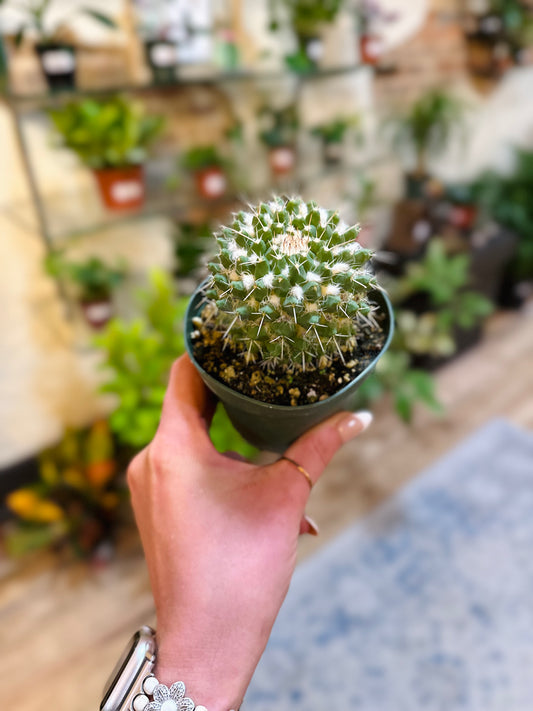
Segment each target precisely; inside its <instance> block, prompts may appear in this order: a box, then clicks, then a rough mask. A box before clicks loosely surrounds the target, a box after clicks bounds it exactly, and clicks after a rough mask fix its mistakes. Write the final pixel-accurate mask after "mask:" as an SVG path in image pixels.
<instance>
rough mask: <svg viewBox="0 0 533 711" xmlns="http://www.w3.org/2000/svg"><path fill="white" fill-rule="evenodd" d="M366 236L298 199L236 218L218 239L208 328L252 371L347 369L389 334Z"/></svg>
mask: <svg viewBox="0 0 533 711" xmlns="http://www.w3.org/2000/svg"><path fill="white" fill-rule="evenodd" d="M359 230H360V228H359V226H358V225H356V226H353V227H348V226H347V225H346V224H345V223H343V222H342V221H341V219H340V217H339V215H338V213H337V212H334V211H331V210H326V209H324V208H320V207H318V205H317V204H316V203H315V202H312V201H311V202H305V201H304V200H302V199H301V198H297V197H293V198H289V199H285V198H281V197H276V198H274V199H273V200H271V201H270V202H264V203H261V204H259V205H258V206H257V207H256V208H253V209H250V211H248V212H245V211H241V212H239V213H237V214H235V215H234V220H233V222H232V223H231V225H229V226H227V227H222V228H221V230H220V231H219V232H218V233H217V234H216V238H217V241H218V244H219V247H220V250H219V254H218V255H217V258H216V259H215V260H214V261H212V262H211V263H210V264H209V271H210V274H211V276H210V279H209V282H208V285H207V287H206V292H205V295H206V299H207V305H206V306H205V307H204V310H203V312H202V319H203V321H202V322H203V323H206V324H211V325H212V326H213V327H214V328H216V330H218V331H219V332H222V333H223V339H224V346H225V347H228V346H230V347H231V348H232V349H233V350H234V351H237V352H238V353H241V354H242V356H243V359H244V361H245V363H252V362H257V363H259V364H261V365H262V366H264V367H265V368H267V369H272V368H275V367H276V366H278V365H279V364H281V363H283V364H286V365H288V366H289V369H291V368H295V369H298V370H303V371H305V370H306V369H309V370H310V369H314V368H325V367H327V366H328V364H330V362H331V361H332V359H333V358H340V359H341V361H343V362H344V360H345V356H349V354H350V352H351V351H353V349H354V348H355V347H356V346H357V340H358V338H359V337H360V336H361V335H363V333H367V332H368V331H369V330H371V331H380V330H381V327H380V325H379V323H378V320H377V319H376V318H375V316H374V311H375V309H376V307H375V306H374V305H373V303H372V300H371V298H370V291H371V290H372V289H375V288H377V284H376V280H375V277H374V276H373V275H372V273H371V272H370V271H369V261H370V259H371V257H372V252H371V251H370V250H368V249H364V248H363V247H362V246H361V245H360V244H359V242H358V241H357V238H358V234H359ZM196 335H197V336H198V335H199V334H196ZM348 359H349V358H348Z"/></svg>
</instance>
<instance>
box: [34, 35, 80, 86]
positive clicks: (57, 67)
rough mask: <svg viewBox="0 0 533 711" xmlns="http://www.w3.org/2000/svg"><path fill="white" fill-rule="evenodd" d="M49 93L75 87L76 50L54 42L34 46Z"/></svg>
mask: <svg viewBox="0 0 533 711" xmlns="http://www.w3.org/2000/svg"><path fill="white" fill-rule="evenodd" d="M35 51H36V52H37V55H38V57H39V61H40V63H41V68H42V70H43V74H44V76H45V79H46V83H47V84H48V88H49V89H50V91H64V90H68V89H74V88H75V86H76V49H75V47H73V46H72V45H70V44H62V43H60V42H54V43H49V44H37V45H35Z"/></svg>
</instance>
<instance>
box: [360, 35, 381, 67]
mask: <svg viewBox="0 0 533 711" xmlns="http://www.w3.org/2000/svg"><path fill="white" fill-rule="evenodd" d="M359 51H360V54H361V62H362V63H363V64H369V65H371V66H375V65H376V64H377V63H378V61H379V59H380V57H381V55H382V54H383V41H382V39H381V38H380V37H379V36H378V35H370V34H365V35H361V37H360V39H359Z"/></svg>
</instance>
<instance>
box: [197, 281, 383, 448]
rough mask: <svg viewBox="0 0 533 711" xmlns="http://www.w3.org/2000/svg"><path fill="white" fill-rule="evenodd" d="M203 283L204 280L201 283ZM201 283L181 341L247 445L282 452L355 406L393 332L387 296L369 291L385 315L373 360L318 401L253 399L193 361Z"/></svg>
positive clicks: (201, 302) (201, 300) (200, 302)
mask: <svg viewBox="0 0 533 711" xmlns="http://www.w3.org/2000/svg"><path fill="white" fill-rule="evenodd" d="M204 284H205V283H204ZM204 284H202V285H201V286H200V287H198V289H197V290H196V292H195V293H194V295H193V297H192V299H191V301H190V302H189V306H188V308H187V314H186V318H185V328H186V331H185V343H186V347H187V352H188V354H189V357H190V359H191V361H192V362H193V363H194V365H195V367H196V369H197V370H198V372H199V374H200V376H201V378H202V380H203V381H204V383H205V384H206V386H207V387H208V388H209V389H210V390H211V391H212V392H213V393H214V394H215V395H216V396H217V397H218V398H219V399H220V400H221V401H222V404H223V405H224V407H225V409H226V412H227V413H228V416H229V418H230V420H231V422H232V424H233V426H234V427H235V429H236V430H237V431H238V432H239V433H240V434H241V435H242V436H243V437H244V439H246V440H247V441H248V442H250V444H252V445H254V446H255V447H258V448H259V449H264V450H268V451H271V452H284V451H285V450H286V449H287V447H288V446H289V445H290V444H291V443H292V442H294V440H296V439H298V437H300V436H301V435H302V434H304V432H306V431H307V430H308V429H310V428H311V427H313V426H314V425H317V424H319V423H320V422H323V421H324V420H326V419H328V418H329V417H331V416H332V415H335V414H336V413H337V412H341V411H344V410H348V411H350V410H353V409H354V408H355V407H356V406H357V391H358V389H359V386H360V385H361V383H362V382H363V381H364V380H365V379H366V378H367V377H368V376H369V375H370V373H371V372H372V371H373V370H374V368H375V366H376V363H377V362H378V360H379V359H380V358H381V356H382V355H383V353H385V351H386V350H387V348H388V347H389V345H390V342H391V339H392V334H393V331H394V314H393V310H392V305H391V303H390V301H389V298H388V296H387V295H386V294H385V293H384V292H381V291H377V290H376V291H374V292H372V298H373V299H374V300H375V301H376V302H377V303H378V304H379V306H380V307H381V309H382V310H383V312H384V313H385V316H386V322H385V329H386V332H387V338H386V341H385V344H384V345H383V348H382V350H381V352H380V353H379V355H378V356H376V358H375V359H374V361H373V362H372V363H371V364H370V365H369V366H368V367H367V368H366V369H365V370H364V371H363V372H362V373H360V374H359V375H358V376H357V377H356V378H355V379H354V380H352V381H351V382H350V383H348V384H347V385H346V386H345V387H343V388H341V389H340V390H339V391H338V392H336V393H335V394H334V395H331V396H330V397H328V398H327V400H324V401H322V402H315V403H312V404H311V405H300V406H298V407H291V406H290V405H271V404H270V403H266V402H261V401H260V400H254V399H253V398H251V397H248V396H247V395H242V394H241V393H238V392H236V391H235V390H232V389H231V388H230V387H228V386H227V385H225V384H223V383H221V382H220V381H219V380H216V379H215V378H214V377H213V376H212V375H209V373H207V372H206V371H205V370H204V369H203V368H202V367H201V365H200V364H199V363H198V362H197V361H196V359H195V357H194V352H193V342H192V340H191V332H192V331H193V330H194V327H193V326H192V319H193V318H194V317H195V316H198V315H199V314H200V313H201V311H202V308H203V301H204V292H203V288H204Z"/></svg>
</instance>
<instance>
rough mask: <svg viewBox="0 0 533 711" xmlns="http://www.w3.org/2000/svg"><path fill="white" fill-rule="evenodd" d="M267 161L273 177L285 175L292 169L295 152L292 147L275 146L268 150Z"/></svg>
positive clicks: (294, 161)
mask: <svg viewBox="0 0 533 711" xmlns="http://www.w3.org/2000/svg"><path fill="white" fill-rule="evenodd" d="M268 161H269V163H270V170H271V171H272V174H273V175H287V174H288V173H292V171H293V169H294V165H295V163H296V151H295V150H294V148H293V146H276V147H275V148H271V149H270V150H269V153H268Z"/></svg>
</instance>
